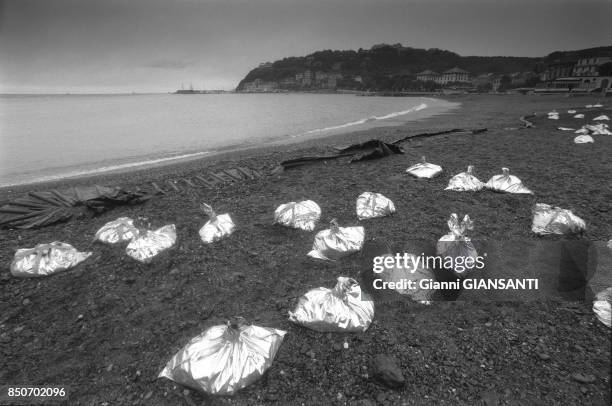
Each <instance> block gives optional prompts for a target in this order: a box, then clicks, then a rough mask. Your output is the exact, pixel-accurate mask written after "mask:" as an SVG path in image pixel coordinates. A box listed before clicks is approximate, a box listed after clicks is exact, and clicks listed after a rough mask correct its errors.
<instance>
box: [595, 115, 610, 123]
mask: <svg viewBox="0 0 612 406" xmlns="http://www.w3.org/2000/svg"><path fill="white" fill-rule="evenodd" d="M604 120H605V121H610V117H608V116H606V115H605V114H602V115H601V116H597V117H595V118H594V119H593V121H604Z"/></svg>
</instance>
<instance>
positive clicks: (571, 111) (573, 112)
mask: <svg viewBox="0 0 612 406" xmlns="http://www.w3.org/2000/svg"><path fill="white" fill-rule="evenodd" d="M567 112H568V114H576V110H568V111H567Z"/></svg>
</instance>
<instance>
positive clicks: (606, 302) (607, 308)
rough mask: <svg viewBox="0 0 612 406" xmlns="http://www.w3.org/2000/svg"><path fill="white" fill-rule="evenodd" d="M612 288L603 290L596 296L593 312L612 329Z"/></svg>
mask: <svg viewBox="0 0 612 406" xmlns="http://www.w3.org/2000/svg"><path fill="white" fill-rule="evenodd" d="M611 311H612V288H608V289H605V290H602V291H601V292H599V293H598V294H597V295H596V296H595V300H594V301H593V312H594V313H595V316H597V318H598V319H599V321H601V322H602V323H603V324H604V325H605V326H607V327H612V314H611Z"/></svg>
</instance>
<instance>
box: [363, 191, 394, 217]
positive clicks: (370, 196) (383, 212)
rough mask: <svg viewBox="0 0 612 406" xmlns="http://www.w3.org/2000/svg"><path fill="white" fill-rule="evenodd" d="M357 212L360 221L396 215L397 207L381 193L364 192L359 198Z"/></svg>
mask: <svg viewBox="0 0 612 406" xmlns="http://www.w3.org/2000/svg"><path fill="white" fill-rule="evenodd" d="M356 210H357V218H359V220H365V219H373V218H377V217H385V216H389V215H391V214H393V213H395V205H394V204H393V202H392V201H391V200H389V199H387V198H386V197H385V196H383V195H381V194H380V193H373V192H364V193H362V194H360V195H359V197H358V198H357V204H356Z"/></svg>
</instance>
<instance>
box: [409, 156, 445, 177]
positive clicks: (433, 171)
mask: <svg viewBox="0 0 612 406" xmlns="http://www.w3.org/2000/svg"><path fill="white" fill-rule="evenodd" d="M406 172H407V173H409V174H411V175H412V176H416V177H417V178H428V179H430V178H433V177H436V176H438V175H439V174H441V173H442V167H441V166H438V165H434V164H431V163H429V162H427V160H426V159H425V157H422V158H421V163H418V164H415V165H412V166H411V167H410V168H408V169H406Z"/></svg>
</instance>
